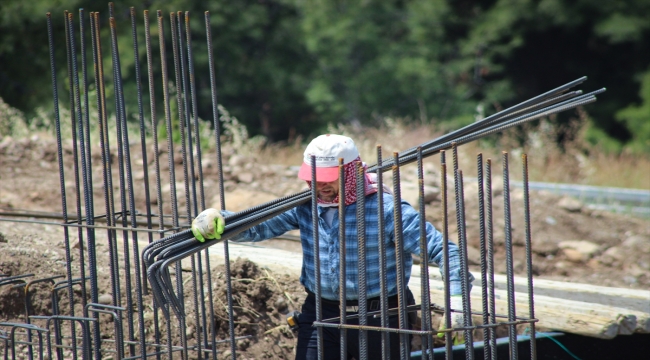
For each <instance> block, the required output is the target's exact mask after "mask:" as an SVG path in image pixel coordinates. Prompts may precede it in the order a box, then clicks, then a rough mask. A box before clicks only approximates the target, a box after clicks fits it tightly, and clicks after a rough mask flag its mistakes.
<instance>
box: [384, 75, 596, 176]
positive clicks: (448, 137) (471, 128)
mask: <svg viewBox="0 0 650 360" xmlns="http://www.w3.org/2000/svg"><path fill="white" fill-rule="evenodd" d="M585 80H587V77H586V76H583V77H581V78H579V79H576V80H574V81H571V82H569V83H566V84H564V85H562V86H559V87H557V88H555V89H552V90H549V91H547V92H545V93H543V94H541V95H538V96H535V97H533V98H531V99H528V100H526V101H523V102H521V103H519V104H517V105H514V106H511V107H509V108H507V109H504V110H502V111H499V112H497V113H496V114H493V115H490V116H488V117H486V118H485V119H482V120H481V121H477V122H475V123H472V124H470V125H467V126H465V127H463V128H461V129H458V130H456V131H452V132H450V133H448V134H445V135H444V136H442V137H440V138H437V139H435V140H432V141H429V142H425V143H423V144H421V145H419V146H420V147H422V149H423V150H426V149H428V148H430V147H432V146H436V145H438V144H440V143H441V142H447V141H453V140H454V139H457V138H459V137H462V136H465V135H467V134H469V133H472V132H476V131H477V130H479V129H481V128H484V127H486V126H490V125H491V124H494V123H496V122H498V121H499V120H501V119H504V118H506V116H508V115H512V114H515V113H518V112H519V111H521V110H522V109H526V108H531V107H534V105H535V104H540V103H542V104H549V103H544V102H545V101H546V100H548V99H552V98H554V97H557V96H558V95H559V94H561V93H563V92H565V91H567V90H568V89H570V88H572V87H574V86H576V85H579V84H581V83H583V82H584V81H585ZM575 95H578V94H575ZM562 98H565V97H562ZM550 104H552V102H551V103H550ZM416 150H417V147H412V148H410V149H408V150H406V151H403V152H402V157H405V156H409V155H413V154H414V153H415V152H416ZM380 165H381V167H382V168H383V167H384V166H386V165H390V164H380ZM373 169H374V168H373Z"/></svg>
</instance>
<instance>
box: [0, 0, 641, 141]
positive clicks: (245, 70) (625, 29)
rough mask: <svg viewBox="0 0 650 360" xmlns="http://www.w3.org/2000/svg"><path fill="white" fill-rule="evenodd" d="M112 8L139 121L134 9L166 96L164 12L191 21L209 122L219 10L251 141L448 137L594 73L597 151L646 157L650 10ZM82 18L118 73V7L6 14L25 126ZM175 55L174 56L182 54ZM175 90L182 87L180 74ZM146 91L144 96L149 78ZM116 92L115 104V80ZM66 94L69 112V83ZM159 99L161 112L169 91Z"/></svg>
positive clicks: (13, 91)
mask: <svg viewBox="0 0 650 360" xmlns="http://www.w3.org/2000/svg"><path fill="white" fill-rule="evenodd" d="M114 3H115V9H116V14H115V17H116V20H117V23H118V31H119V32H120V34H121V35H120V52H121V54H122V71H123V78H125V79H127V81H126V83H125V92H126V95H127V96H126V99H127V107H128V109H129V112H130V113H137V110H136V106H137V102H136V100H135V99H136V97H135V96H133V95H134V94H135V81H133V80H134V79H133V69H134V58H133V53H132V49H133V45H132V42H131V37H130V35H129V34H130V16H129V7H130V6H134V7H135V9H136V13H137V16H138V27H139V28H138V31H139V34H140V35H139V41H140V57H139V61H140V63H141V64H142V65H144V64H145V63H146V58H145V56H144V31H143V26H142V24H143V19H142V17H143V10H144V9H149V10H150V13H149V17H150V21H151V24H152V38H153V39H152V46H153V48H154V50H153V51H154V54H156V55H157V56H156V57H155V59H156V62H155V63H154V67H155V69H156V80H155V81H156V82H157V86H158V87H160V86H161V78H160V59H159V55H158V54H159V52H158V51H159V50H158V35H157V33H158V30H157V27H156V21H157V20H156V12H155V10H158V9H160V10H162V12H163V14H165V15H164V19H165V26H166V29H165V31H167V32H169V16H168V15H169V12H170V11H177V10H183V11H190V14H191V19H192V33H193V49H194V54H195V55H194V56H195V58H194V61H195V67H196V74H197V78H196V85H197V88H198V95H199V98H198V100H199V101H198V104H199V115H200V117H201V118H204V119H211V118H212V107H211V105H210V83H209V76H208V56H207V52H206V42H205V25H204V18H203V12H204V11H206V10H208V11H210V14H211V25H212V28H211V30H212V34H213V41H214V47H215V48H214V62H215V65H216V69H217V74H216V77H217V82H218V84H217V88H218V94H219V103H221V104H224V105H225V106H226V107H227V108H228V109H229V110H230V111H231V113H232V114H233V115H235V116H237V117H238V118H239V119H240V120H241V121H242V122H243V123H244V124H246V125H247V127H248V128H249V131H250V132H251V133H252V134H262V135H264V136H266V137H267V138H269V139H271V140H283V139H287V138H292V137H295V136H297V135H299V134H303V135H312V134H314V133H317V132H319V131H322V130H323V129H324V128H325V126H326V124H327V123H337V122H342V123H347V124H354V123H361V124H366V125H372V124H373V123H375V122H376V121H377V119H379V118H381V117H386V116H394V117H404V118H410V119H413V120H417V121H420V122H423V123H433V124H435V125H436V126H442V127H446V128H452V127H457V126H459V125H461V124H464V123H468V122H471V121H473V119H474V116H476V113H477V111H478V112H479V113H484V114H485V115H487V114H490V113H493V112H495V111H497V110H499V109H501V108H503V107H505V106H508V105H512V104H514V103H516V102H518V101H522V100H525V99H527V98H530V97H532V96H534V95H537V94H539V93H541V92H544V91H546V90H548V89H551V88H553V87H556V86H558V85H560V84H563V83H566V82H568V81H571V80H574V79H576V78H578V77H581V76H584V75H586V76H588V77H589V79H590V80H589V81H588V82H587V83H586V84H585V85H584V86H583V88H584V89H585V90H593V89H595V88H596V87H603V86H604V87H607V88H608V92H607V93H605V94H604V95H601V96H600V97H599V100H598V102H597V103H596V104H594V105H590V106H589V108H588V111H589V115H590V118H591V120H592V121H593V125H594V126H593V127H592V132H591V138H592V139H594V141H603V140H604V139H606V138H609V139H610V140H611V139H613V140H615V141H614V142H612V141H609V143H623V144H627V145H628V148H630V149H634V150H637V151H645V152H648V151H650V129H648V123H649V121H648V119H649V118H650V95H649V91H650V90H648V89H650V80H649V79H650V56H649V55H650V22H648V21H647V19H645V18H644V15H647V14H649V13H650V1H647V0H625V1H620V0H619V1H617V0H602V1H589V0H576V1H566V0H565V1H561V0H491V1H482V2H474V1H450V0H402V1H382V0H365V1H350V2H345V1H335V0H263V1H262V0H245V1H224V0H214V1H207V2H206V1H200V2H199V1H194V0H150V1H136V0H130V1H126V0H119V1H115V2H114ZM79 8H84V9H85V10H86V14H87V12H89V11H100V12H101V22H102V27H103V34H104V35H105V38H106V40H105V42H104V46H105V47H106V49H105V50H104V54H105V55H106V56H107V60H106V64H107V66H108V68H107V73H110V71H111V70H110V52H109V51H108V50H109V47H108V44H109V43H108V26H107V24H108V6H107V4H106V5H105V6H102V7H99V6H98V5H97V2H94V1H89V0H68V1H65V2H63V1H51V0H47V1H46V0H34V1H24V0H3V1H2V2H1V4H0V10H1V11H0V34H1V35H0V97H2V98H4V99H5V101H7V102H8V103H9V104H10V105H12V106H14V107H17V108H19V109H20V110H22V111H24V112H25V113H26V114H27V115H30V114H32V113H34V112H35V111H36V109H37V108H39V107H50V108H51V102H52V90H51V75H50V67H49V51H48V42H47V31H46V19H45V13H46V12H51V13H52V14H53V15H52V16H53V23H54V25H55V43H56V46H57V51H56V57H55V58H56V59H57V64H58V72H59V74H58V75H59V76H60V77H61V79H63V75H65V74H66V72H67V68H66V66H65V64H66V62H65V40H64V35H63V10H64V9H68V10H70V11H72V12H73V13H74V14H75V18H76V20H75V24H77V25H76V26H78V13H77V10H78V9H79ZM168 37H169V36H168ZM88 46H89V45H88ZM167 49H168V52H169V53H170V55H171V50H170V49H171V46H169V45H168V46H167ZM88 54H89V56H90V53H88ZM170 59H171V58H170ZM91 65H92V64H91ZM90 69H92V66H91V67H90ZM170 79H174V74H173V67H172V68H171V69H170ZM109 80H110V79H109ZM141 80H142V82H143V84H144V85H145V89H146V84H147V82H146V80H147V79H146V73H144V74H143V76H142V79H141ZM108 88H109V89H108V91H109V92H110V91H112V90H111V84H110V81H109V83H108ZM61 90H62V93H63V94H65V96H62V102H65V99H66V97H67V93H66V91H67V88H65V84H61ZM158 92H159V93H158V94H156V96H157V99H158V101H160V99H162V95H161V94H162V90H158ZM145 93H146V91H145ZM145 95H146V96H145V100H148V95H147V94H145ZM159 109H162V107H161V106H159ZM479 115H481V114H479ZM566 120H567V119H563V118H559V119H557V120H556V121H558V122H559V123H562V122H563V121H566Z"/></svg>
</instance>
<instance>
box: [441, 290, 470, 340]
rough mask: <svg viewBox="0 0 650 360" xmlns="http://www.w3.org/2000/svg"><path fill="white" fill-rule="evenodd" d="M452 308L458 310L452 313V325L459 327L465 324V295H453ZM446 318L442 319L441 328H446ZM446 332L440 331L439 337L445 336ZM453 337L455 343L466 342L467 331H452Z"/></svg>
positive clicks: (451, 299)
mask: <svg viewBox="0 0 650 360" xmlns="http://www.w3.org/2000/svg"><path fill="white" fill-rule="evenodd" d="M450 305H451V308H452V309H454V310H457V311H455V312H452V313H451V327H452V328H458V327H464V326H465V317H464V316H463V312H462V311H463V297H462V296H461V295H453V296H451V298H450ZM446 328H447V327H446V326H445V320H444V319H442V324H441V326H440V329H441V330H444V329H446ZM444 336H445V333H444V332H439V333H438V337H444ZM451 339H452V341H453V344H454V345H460V344H463V343H465V331H462V330H461V331H454V332H452V333H451Z"/></svg>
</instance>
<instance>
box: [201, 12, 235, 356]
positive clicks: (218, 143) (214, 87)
mask: <svg viewBox="0 0 650 360" xmlns="http://www.w3.org/2000/svg"><path fill="white" fill-rule="evenodd" d="M204 18H205V35H206V36H205V37H206V42H207V47H208V49H207V50H208V68H209V73H210V94H211V96H212V121H213V125H214V137H215V140H216V146H215V148H216V153H217V171H218V172H219V202H220V204H219V205H220V209H221V210H223V209H225V207H226V202H225V201H226V200H225V199H224V186H223V162H222V158H221V130H220V128H219V110H218V106H217V84H216V80H215V74H214V59H213V58H212V30H211V27H210V12H209V11H206V12H205V14H204ZM197 138H198V137H197ZM197 146H198V144H197ZM199 159H200V156H199ZM199 161H200V160H199ZM199 168H200V166H199ZM201 179H203V177H201ZM201 184H203V183H201ZM203 208H205V205H203ZM205 267H206V268H207V269H208V273H207V281H208V289H210V291H208V301H209V308H210V331H211V334H212V335H211V349H212V359H213V360H216V358H217V351H216V346H217V337H216V336H217V334H216V332H215V331H216V329H215V327H214V300H213V297H212V275H211V274H210V271H209V270H210V256H209V253H208V251H206V252H205ZM233 340H234V339H233V338H232V337H231V338H230V341H231V342H232V341H233ZM206 341H207V339H206Z"/></svg>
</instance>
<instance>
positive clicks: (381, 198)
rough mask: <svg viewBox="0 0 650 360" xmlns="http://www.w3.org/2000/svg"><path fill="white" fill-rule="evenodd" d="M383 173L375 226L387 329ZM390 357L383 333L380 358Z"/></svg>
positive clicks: (379, 156)
mask: <svg viewBox="0 0 650 360" xmlns="http://www.w3.org/2000/svg"><path fill="white" fill-rule="evenodd" d="M381 162H382V153H381V145H377V164H381ZM383 174H384V173H383V171H377V224H378V227H379V229H378V232H377V234H378V235H377V236H378V237H379V288H380V291H381V294H380V295H379V301H380V303H381V327H383V328H387V327H388V326H389V321H388V307H389V305H388V289H387V288H386V242H385V241H384V239H385V237H386V229H385V228H384V226H385V224H384V223H385V222H384V175H383ZM389 356H390V336H389V333H388V332H386V331H383V332H382V333H381V357H382V360H388V357H389Z"/></svg>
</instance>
